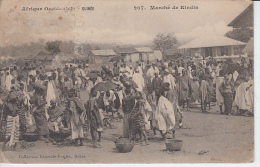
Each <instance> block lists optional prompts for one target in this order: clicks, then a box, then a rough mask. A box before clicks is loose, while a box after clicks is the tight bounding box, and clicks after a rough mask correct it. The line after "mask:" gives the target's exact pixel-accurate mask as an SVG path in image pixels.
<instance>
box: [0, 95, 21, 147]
mask: <svg viewBox="0 0 260 167" xmlns="http://www.w3.org/2000/svg"><path fill="white" fill-rule="evenodd" d="M18 97H19V95H18V94H17V92H15V91H13V92H10V93H9V95H8V97H7V103H6V105H5V106H4V118H5V119H6V122H7V123H6V138H5V140H4V142H3V145H2V150H3V151H4V150H5V147H6V144H7V142H8V141H9V146H10V147H11V149H12V150H13V151H15V150H16V147H17V143H18V142H19V125H20V124H19V115H18V111H19V108H18V105H17V104H18V103H17V102H18Z"/></svg>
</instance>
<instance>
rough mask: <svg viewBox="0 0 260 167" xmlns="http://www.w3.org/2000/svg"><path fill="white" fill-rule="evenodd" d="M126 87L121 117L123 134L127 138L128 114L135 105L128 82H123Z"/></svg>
mask: <svg viewBox="0 0 260 167" xmlns="http://www.w3.org/2000/svg"><path fill="white" fill-rule="evenodd" d="M124 86H125V87H126V89H125V92H124V98H123V100H122V110H123V113H124V117H123V136H124V137H125V138H129V133H130V132H129V116H130V113H131V111H132V110H133V107H134V105H135V98H134V96H133V92H132V91H131V85H130V83H129V82H126V83H125V84H124Z"/></svg>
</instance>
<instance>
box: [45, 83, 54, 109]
mask: <svg viewBox="0 0 260 167" xmlns="http://www.w3.org/2000/svg"><path fill="white" fill-rule="evenodd" d="M51 100H55V101H56V96H55V90H54V87H53V85H52V82H48V87H47V96H46V101H47V105H46V106H50V102H51Z"/></svg>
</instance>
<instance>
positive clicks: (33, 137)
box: [22, 132, 40, 142]
mask: <svg viewBox="0 0 260 167" xmlns="http://www.w3.org/2000/svg"><path fill="white" fill-rule="evenodd" d="M39 137H40V136H39V135H38V133H37V132H26V133H25V134H23V135H22V138H23V140H25V141H27V142H33V141H37V140H38V139H39Z"/></svg>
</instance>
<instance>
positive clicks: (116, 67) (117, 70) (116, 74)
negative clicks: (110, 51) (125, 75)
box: [113, 62, 120, 77]
mask: <svg viewBox="0 0 260 167" xmlns="http://www.w3.org/2000/svg"><path fill="white" fill-rule="evenodd" d="M119 73H120V68H119V67H118V66H117V62H115V63H114V67H113V74H114V77H119Z"/></svg>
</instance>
